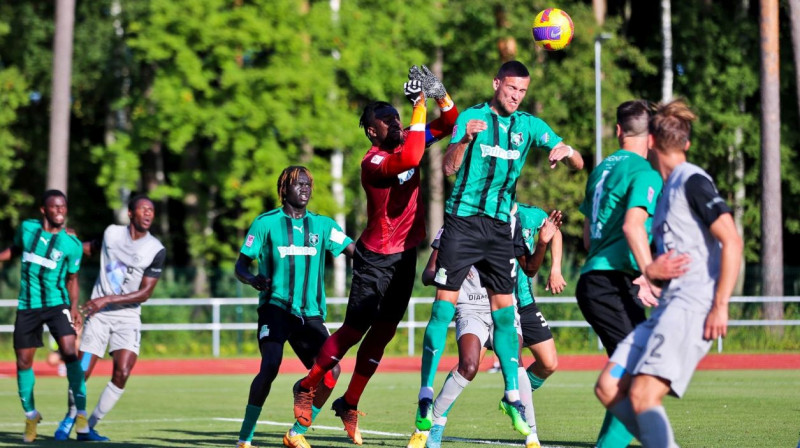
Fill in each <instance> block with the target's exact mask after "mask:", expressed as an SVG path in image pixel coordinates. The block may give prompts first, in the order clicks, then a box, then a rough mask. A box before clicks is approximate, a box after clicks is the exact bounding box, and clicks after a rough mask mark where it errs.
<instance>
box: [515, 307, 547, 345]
mask: <svg viewBox="0 0 800 448" xmlns="http://www.w3.org/2000/svg"><path fill="white" fill-rule="evenodd" d="M519 319H520V327H521V329H522V343H523V345H524V346H525V347H530V346H531V345H535V344H538V343H540V342H544V341H547V340H550V339H553V333H552V332H550V325H548V324H547V320H546V319H545V318H544V316H543V315H542V312H541V311H539V307H538V306H536V303H531V304H530V305H526V306H523V307H522V308H520V309H519Z"/></svg>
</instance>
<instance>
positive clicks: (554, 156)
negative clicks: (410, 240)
mask: <svg viewBox="0 0 800 448" xmlns="http://www.w3.org/2000/svg"><path fill="white" fill-rule="evenodd" d="M547 158H548V159H549V160H550V168H555V167H556V166H557V165H558V161H559V160H563V161H564V163H566V164H567V165H568V166H569V167H570V168H572V169H574V170H581V169H583V156H581V153H579V152H578V151H575V149H574V148H573V147H572V146H569V145H567V144H565V143H564V142H559V143H558V144H557V145H556V146H555V147H554V148H553V149H552V150H551V151H550V154H549V155H548V156H547Z"/></svg>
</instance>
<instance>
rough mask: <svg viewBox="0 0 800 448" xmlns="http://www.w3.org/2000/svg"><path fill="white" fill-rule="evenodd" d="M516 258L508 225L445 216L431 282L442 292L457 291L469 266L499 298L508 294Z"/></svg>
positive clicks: (513, 283)
mask: <svg viewBox="0 0 800 448" xmlns="http://www.w3.org/2000/svg"><path fill="white" fill-rule="evenodd" d="M515 258H516V257H515V254H514V241H513V239H512V237H511V225H510V224H509V223H507V222H503V221H500V220H498V219H494V218H489V217H488V216H468V217H460V216H453V215H450V214H447V215H445V217H444V231H443V232H442V236H441V239H440V240H439V256H438V257H437V259H436V275H435V277H434V280H433V281H434V283H436V286H437V287H439V288H441V289H446V290H449V291H458V290H459V289H460V288H461V283H463V282H464V279H465V278H466V276H467V273H468V272H469V269H470V266H475V269H477V270H478V273H479V274H480V278H481V284H482V285H483V286H484V287H486V288H487V289H490V290H492V291H494V292H495V293H498V294H511V293H512V292H514V285H515V281H514V277H512V271H514V270H515V269H516V267H517V265H516V263H515V261H514V260H515Z"/></svg>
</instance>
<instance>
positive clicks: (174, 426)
mask: <svg viewBox="0 0 800 448" xmlns="http://www.w3.org/2000/svg"><path fill="white" fill-rule="evenodd" d="M596 375H597V373H596V372H559V373H557V374H556V375H555V376H554V377H553V378H551V379H550V380H548V382H547V383H546V384H545V387H544V388H543V389H541V390H539V391H537V392H536V393H535V394H534V403H535V405H536V418H537V423H538V427H539V437H540V439H541V440H542V442H543V445H544V446H545V447H555V446H561V447H591V446H592V444H593V442H594V440H595V436H596V433H597V430H598V428H599V426H600V422H601V420H602V417H603V410H602V408H601V407H600V405H599V403H598V402H597V401H596V400H595V398H594V396H593V394H592V385H593V383H594V380H595V377H596ZM296 379H297V376H296V375H281V376H279V377H278V379H277V380H276V382H275V384H274V385H273V388H272V393H271V394H270V397H269V398H268V399H267V403H266V404H265V406H264V411H263V413H262V414H261V418H260V420H259V426H258V427H257V429H256V438H255V440H254V443H256V444H257V445H258V446H260V447H275V446H282V445H281V437H282V435H283V433H285V432H286V431H287V430H288V428H289V427H290V425H291V423H292V418H291V416H292V409H291V405H292V398H291V385H292V383H293V382H294V381H295V380H296ZM348 379H349V377H348V376H346V375H343V376H342V378H341V380H340V383H339V385H338V386H337V390H336V391H334V397H336V396H338V395H339V394H341V393H343V391H344V389H345V385H346V381H347V380H348ZM443 379H444V377H443V376H440V377H438V378H437V385H436V386H437V388H438V387H439V386H440V385H441V382H442V381H443ZM250 381H251V377H250V376H242V375H237V376H219V375H217V376H202V375H197V376H138V377H137V376H135V374H134V376H133V377H132V378H131V379H130V381H129V383H128V387H127V390H126V393H125V395H124V396H123V397H122V400H121V401H120V402H119V403H118V405H117V407H116V408H115V409H114V410H113V411H112V412H111V413H110V414H109V415H108V416H107V417H106V419H105V420H104V421H102V422H101V423H100V424H99V425H98V427H97V430H98V432H100V433H101V434H103V435H106V436H108V437H110V438H111V440H112V442H113V443H111V446H115V447H124V448H144V447H212V446H213V447H226V446H227V447H233V446H235V442H236V439H237V434H238V430H239V424H240V421H241V420H240V419H241V417H242V414H243V412H244V407H245V404H246V399H247V392H248V388H249V384H250ZM418 381H419V380H418V375H417V374H397V373H379V374H377V375H376V376H375V377H374V378H373V380H372V382H371V384H370V385H369V387H368V388H367V391H366V393H365V395H364V397H363V398H362V401H361V405H360V407H361V409H362V410H363V411H365V412H366V413H367V415H366V416H365V417H362V418H361V420H360V427H361V429H362V431H363V434H364V446H385V447H405V446H406V442H407V439H408V435H409V434H410V431H411V430H412V429H413V428H412V427H413V418H414V411H415V402H416V393H417V387H418ZM106 382H107V378H100V377H98V378H93V379H92V380H90V381H89V384H88V386H89V405H90V412H91V409H92V408H93V406H94V403H95V401H96V399H97V395H98V394H99V393H100V391H101V389H102V387H103V386H104V385H105V384H106ZM66 384H67V382H66V379H65V378H53V377H43V378H38V379H37V382H36V402H37V407H38V409H39V410H40V412H42V414H43V415H44V417H45V420H44V421H43V422H42V424H40V425H39V433H40V438H39V439H38V440H37V442H36V443H35V444H34V445H33V446H37V447H60V448H71V447H77V446H85V445H86V443H80V442H77V441H74V440H72V441H69V442H56V441H54V440H53V438H52V434H53V432H54V431H55V428H56V425H57V423H58V421H59V419H60V418H61V417H62V416H63V413H64V411H65V408H64V406H65V402H66ZM0 385H1V386H2V387H0V446H9V447H10V446H14V447H18V446H21V445H22V443H21V434H22V430H23V426H24V424H23V420H24V418H23V416H22V409H21V407H20V404H19V400H18V398H17V393H16V383H15V380H14V379H13V378H2V379H0ZM501 390H502V382H501V377H500V376H499V375H490V374H486V373H483V372H482V373H481V374H479V375H478V377H477V378H476V379H475V381H474V382H473V384H471V385H470V387H469V388H468V389H467V390H466V391H465V392H464V394H462V396H461V398H460V400H459V402H458V403H457V404H456V406H455V407H454V408H453V410H452V411H451V413H450V420H449V422H448V425H447V429H446V430H445V443H444V444H443V446H445V447H452V448H455V447H477V446H482V445H487V444H488V445H492V446H522V442H523V437H522V436H520V435H519V434H517V433H515V432H514V431H513V430H512V429H511V426H510V423H509V421H508V420H507V417H505V416H503V415H502V414H501V413H500V412H499V411H497V401H498V400H499V399H500V397H501ZM666 408H667V412H668V414H669V416H670V419H671V421H672V425H673V427H674V428H675V434H676V438H677V441H678V443H679V444H680V445H681V446H682V447H734V446H737V447H738V446H762V447H794V446H795V445H796V444H797V440H798V438H799V437H800V434H798V431H799V430H800V373H798V372H796V371H791V370H780V371H778V370H758V371H755V370H754V371H701V372H698V373H697V374H696V375H695V378H694V381H693V382H692V384H691V386H690V388H689V392H688V397H686V398H685V399H683V400H676V399H673V398H668V399H667V400H666ZM340 425H341V424H340V421H339V420H338V419H337V418H336V417H334V416H333V413H332V412H330V411H329V410H327V409H326V410H325V411H323V412H322V413H321V414H320V416H319V417H318V419H317V421H316V422H315V428H314V429H312V430H311V431H309V433H308V440H309V443H311V444H312V446H314V447H316V448H321V447H334V448H337V447H350V446H353V445H352V444H351V443H350V441H349V439H348V438H347V436H346V435H345V433H344V431H343V430H342V429H341V426H340ZM73 437H74V433H73ZM96 445H101V446H103V445H105V444H96Z"/></svg>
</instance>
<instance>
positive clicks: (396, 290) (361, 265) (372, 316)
mask: <svg viewBox="0 0 800 448" xmlns="http://www.w3.org/2000/svg"><path fill="white" fill-rule="evenodd" d="M416 276H417V249H416V248H413V249H408V250H406V251H404V252H400V253H399V254H389V255H385V254H379V253H377V252H372V251H371V250H369V249H367V248H365V247H364V246H363V245H362V244H361V242H360V241H359V242H358V243H357V244H356V250H355V254H353V281H352V284H351V285H350V297H349V298H348V302H347V314H346V315H345V318H344V323H345V324H346V325H347V326H349V327H352V328H355V329H356V330H359V331H361V332H365V331H367V330H368V329H369V328H370V327H371V326H372V324H373V323H375V322H391V323H397V322H400V321H401V320H403V315H404V314H405V313H406V309H407V308H408V301H409V300H411V291H412V290H413V289H414V281H415V280H416Z"/></svg>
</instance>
